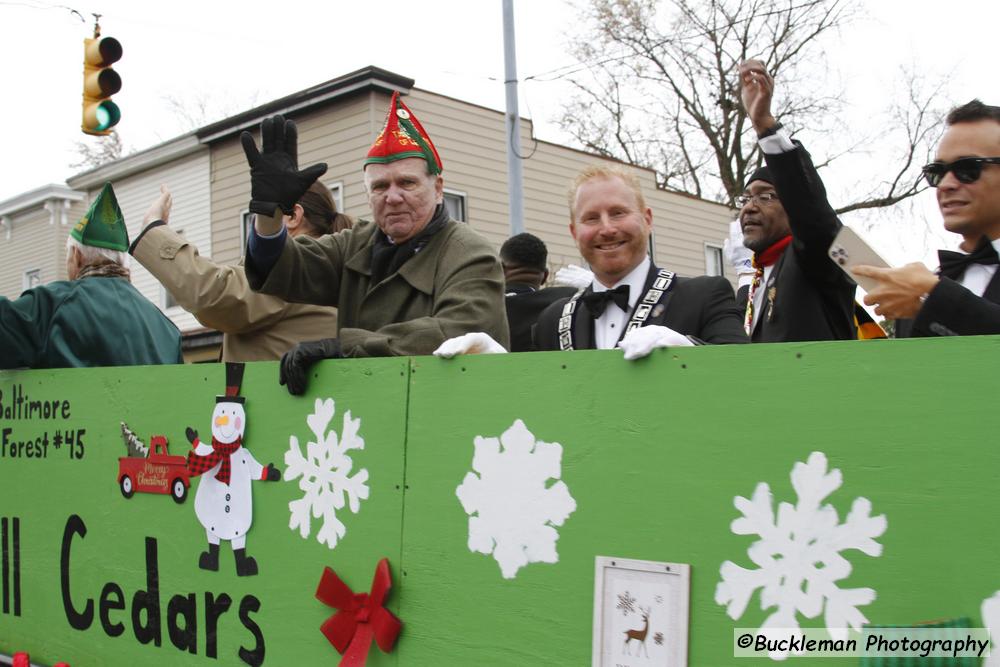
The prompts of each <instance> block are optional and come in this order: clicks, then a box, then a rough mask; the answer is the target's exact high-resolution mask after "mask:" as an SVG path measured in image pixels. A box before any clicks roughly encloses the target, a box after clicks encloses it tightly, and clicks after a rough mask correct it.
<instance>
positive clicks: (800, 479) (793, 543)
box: [715, 452, 887, 660]
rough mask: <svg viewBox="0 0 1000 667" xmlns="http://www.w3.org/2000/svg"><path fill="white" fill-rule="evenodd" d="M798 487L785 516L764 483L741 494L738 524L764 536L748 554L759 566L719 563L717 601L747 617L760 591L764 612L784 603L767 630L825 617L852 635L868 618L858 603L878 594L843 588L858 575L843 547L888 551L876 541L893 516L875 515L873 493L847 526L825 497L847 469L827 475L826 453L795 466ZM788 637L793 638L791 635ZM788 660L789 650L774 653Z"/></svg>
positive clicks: (833, 628)
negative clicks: (775, 506) (844, 581)
mask: <svg viewBox="0 0 1000 667" xmlns="http://www.w3.org/2000/svg"><path fill="white" fill-rule="evenodd" d="M791 478H792V487H793V488H794V489H795V493H796V494H797V496H798V503H797V504H796V505H794V506H793V505H791V504H790V503H786V502H782V503H780V504H779V505H778V512H777V515H775V514H774V512H773V510H772V497H771V490H770V488H769V487H768V485H767V484H766V483H765V482H761V483H760V484H758V485H757V488H756V489H755V490H754V493H753V497H752V498H751V499H749V500H747V499H746V498H744V497H742V496H737V497H736V498H734V499H733V504H734V505H735V506H736V509H738V510H739V511H740V513H741V514H742V515H743V516H742V517H739V518H737V519H735V520H734V521H733V522H732V524H731V528H732V531H733V532H734V533H736V534H737V535H759V536H760V539H759V540H757V541H756V542H754V543H753V544H751V545H750V547H749V549H747V556H749V557H750V560H751V561H752V562H753V563H754V564H755V565H757V566H758V569H755V570H748V569H745V568H742V567H740V566H739V565H737V564H736V563H733V562H731V561H726V562H725V563H723V564H722V566H721V567H720V568H719V572H720V574H721V575H722V581H720V582H719V584H718V586H716V589H715V601H716V602H717V603H718V604H721V605H726V613H727V614H729V616H730V618H733V619H739V618H740V617H741V616H743V612H744V611H745V610H746V607H747V604H748V603H749V602H750V598H751V597H752V596H753V594H754V591H756V590H757V589H758V588H760V589H761V592H760V607H761V609H770V608H772V607H776V609H775V611H774V612H773V613H772V614H771V615H770V616H768V617H767V619H766V620H765V621H764V623H763V624H762V625H761V627H760V632H761V634H764V635H765V636H768V637H769V638H773V639H778V638H779V636H778V635H777V634H776V633H775V631H776V630H777V629H779V628H791V629H794V630H797V629H798V628H799V623H798V617H797V614H799V613H801V614H802V615H803V616H804V617H805V618H815V617H817V616H818V615H819V614H820V613H821V612H823V611H824V604H825V607H826V610H825V614H824V617H823V620H824V622H825V624H826V628H827V632H829V633H830V636H831V637H832V638H833V639H846V638H847V628H848V626H850V627H851V628H853V629H855V630H860V629H861V626H862V625H863V624H865V623H867V622H868V619H867V618H866V617H865V615H864V614H863V613H861V611H859V610H858V607H860V606H862V605H866V604H869V603H870V602H872V601H873V600H874V599H875V591H874V590H873V589H871V588H850V589H847V588H838V587H837V585H836V582H837V581H839V580H841V579H844V578H846V577H847V576H849V575H850V574H851V563H850V561H848V560H847V559H846V558H844V557H843V556H842V555H841V554H840V552H841V551H844V550H847V549H857V550H859V551H861V552H863V553H865V554H867V555H869V556H879V555H881V554H882V545H881V544H879V543H878V542H876V541H875V539H874V538H876V537H879V536H880V535H882V533H884V532H885V529H886V525H887V522H886V518H885V515H882V514H880V515H879V516H871V503H870V502H869V501H868V499H867V498H856V499H855V500H854V503H853V504H852V505H851V511H850V512H849V513H848V515H847V519H846V520H845V521H844V523H839V521H840V519H839V518H838V516H837V510H835V509H834V508H833V506H832V505H830V504H822V505H821V503H822V501H823V500H824V499H825V498H826V497H827V496H828V495H830V494H831V493H833V491H835V490H836V489H838V488H839V487H840V485H841V482H842V480H841V474H840V470H836V469H835V470H831V471H829V472H827V460H826V456H825V455H824V454H823V453H822V452H813V453H812V454H810V455H809V460H808V461H807V462H806V463H801V462H796V463H795V465H794V466H793V467H792V475H791ZM781 636H783V637H787V635H786V634H784V633H783V634H782V635H781ZM770 657H771V658H772V659H773V660H784V659H785V658H787V657H788V652H787V651H784V652H781V651H775V652H772V653H770Z"/></svg>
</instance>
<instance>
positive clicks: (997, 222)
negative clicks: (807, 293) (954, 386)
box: [854, 100, 1000, 338]
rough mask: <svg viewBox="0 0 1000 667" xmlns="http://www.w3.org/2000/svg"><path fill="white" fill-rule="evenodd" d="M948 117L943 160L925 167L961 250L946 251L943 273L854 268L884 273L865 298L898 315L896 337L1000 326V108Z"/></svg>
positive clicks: (998, 329) (969, 108) (970, 107)
mask: <svg viewBox="0 0 1000 667" xmlns="http://www.w3.org/2000/svg"><path fill="white" fill-rule="evenodd" d="M946 122H947V125H948V129H947V131H946V132H945V133H944V136H943V137H942V138H941V143H940V144H939V145H938V149H937V159H936V160H935V161H934V162H931V163H930V164H928V165H925V166H924V168H923V174H924V178H926V179H927V183H928V184H929V185H930V186H931V187H934V188H937V192H936V194H937V202H938V208H939V209H940V211H941V217H942V218H943V219H944V228H945V229H947V230H948V231H949V232H953V233H955V234H960V235H961V236H962V242H961V243H960V244H959V248H960V249H961V250H962V252H961V253H956V252H949V251H945V250H941V251H939V252H938V255H939V258H940V262H941V268H940V269H939V271H938V273H937V274H934V273H931V272H930V271H929V270H927V267H925V266H924V265H923V264H921V263H919V262H917V263H913V264H907V265H906V266H902V267H900V268H896V269H881V268H877V267H870V266H858V267H855V268H854V270H855V272H856V273H857V274H859V275H863V276H869V277H871V278H876V279H878V280H879V287H878V288H877V289H875V290H872V291H871V292H870V293H869V294H868V296H867V297H865V303H867V304H869V305H874V304H877V307H876V308H875V312H876V313H878V314H879V315H884V316H885V317H888V318H893V319H897V320H899V322H897V325H896V337H897V338H907V337H911V336H954V335H961V336H973V335H982V334H997V333H1000V275H998V274H997V264H998V259H997V249H998V248H1000V107H996V106H990V105H987V104H983V103H982V102H980V101H979V100H973V101H972V102H969V103H968V104H964V105H962V106H960V107H958V108H956V109H953V110H952V111H951V113H949V114H948V117H947V120H946ZM909 318H913V319H912V320H911V319H909Z"/></svg>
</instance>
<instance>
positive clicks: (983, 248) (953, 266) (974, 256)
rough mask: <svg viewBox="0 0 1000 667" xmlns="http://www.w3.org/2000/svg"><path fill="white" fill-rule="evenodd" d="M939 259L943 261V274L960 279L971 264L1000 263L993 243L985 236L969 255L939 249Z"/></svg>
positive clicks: (941, 272)
mask: <svg viewBox="0 0 1000 667" xmlns="http://www.w3.org/2000/svg"><path fill="white" fill-rule="evenodd" d="M938 261H939V262H941V271H940V274H941V275H942V276H944V277H945V278H951V279H952V280H958V279H959V278H961V277H962V274H963V273H965V270H966V269H967V268H969V265H970V264H1000V257H997V251H996V248H994V247H993V243H991V242H990V240H989V239H988V238H986V237H985V236H984V237H983V238H981V239H979V243H978V244H977V245H976V249H975V250H973V251H972V252H971V253H969V254H968V255H966V254H965V253H961V252H952V251H951V250H938Z"/></svg>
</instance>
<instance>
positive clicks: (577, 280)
mask: <svg viewBox="0 0 1000 667" xmlns="http://www.w3.org/2000/svg"><path fill="white" fill-rule="evenodd" d="M592 282H594V274H593V272H591V271H588V270H587V269H585V268H583V267H582V266H577V265H576V264H570V265H568V266H564V267H562V268H561V269H559V270H558V271H556V277H555V278H553V279H552V284H553V285H560V286H563V287H575V288H576V289H583V288H584V287H587V286H588V285H590V283H592Z"/></svg>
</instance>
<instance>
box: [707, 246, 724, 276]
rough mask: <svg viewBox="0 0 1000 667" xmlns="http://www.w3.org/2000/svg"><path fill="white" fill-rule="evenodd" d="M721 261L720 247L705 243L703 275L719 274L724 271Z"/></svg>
mask: <svg viewBox="0 0 1000 667" xmlns="http://www.w3.org/2000/svg"><path fill="white" fill-rule="evenodd" d="M724 266H725V265H724V264H723V262H722V247H721V246H717V245H710V244H708V243H706V244H705V275H709V276H721V275H723V274H724V273H725V270H724Z"/></svg>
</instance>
